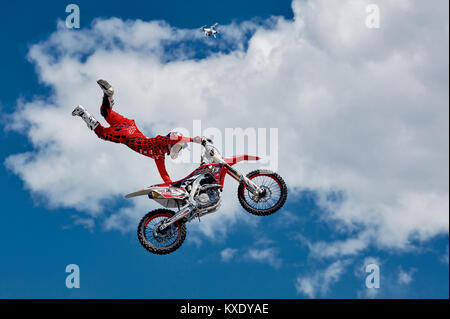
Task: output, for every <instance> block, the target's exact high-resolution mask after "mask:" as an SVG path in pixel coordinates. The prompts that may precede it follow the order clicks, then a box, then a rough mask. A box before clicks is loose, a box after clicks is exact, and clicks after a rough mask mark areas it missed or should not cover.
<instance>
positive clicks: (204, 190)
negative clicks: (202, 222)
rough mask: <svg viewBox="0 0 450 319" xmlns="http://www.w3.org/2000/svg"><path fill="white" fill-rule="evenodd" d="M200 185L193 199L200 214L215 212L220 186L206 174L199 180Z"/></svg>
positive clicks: (218, 201)
mask: <svg viewBox="0 0 450 319" xmlns="http://www.w3.org/2000/svg"><path fill="white" fill-rule="evenodd" d="M199 184H200V187H199V189H198V193H197V195H196V196H195V197H194V200H195V201H196V203H197V208H198V209H199V210H200V211H201V214H202V215H203V214H208V213H212V212H215V211H216V210H217V209H218V208H219V204H220V196H221V193H222V186H221V185H219V184H216V181H215V179H214V178H213V176H211V175H209V174H208V175H206V176H205V177H204V178H203V179H202V180H201V181H200V183H199Z"/></svg>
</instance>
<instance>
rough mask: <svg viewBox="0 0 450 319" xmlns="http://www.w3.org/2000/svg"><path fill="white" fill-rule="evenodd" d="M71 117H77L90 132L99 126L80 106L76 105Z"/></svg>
mask: <svg viewBox="0 0 450 319" xmlns="http://www.w3.org/2000/svg"><path fill="white" fill-rule="evenodd" d="M72 116H79V117H81V118H82V119H83V120H84V121H85V122H86V125H87V127H88V128H90V129H91V130H95V129H96V127H97V126H98V125H99V124H100V122H99V121H97V120H96V119H95V118H94V117H93V116H92V115H91V114H89V113H88V111H86V109H85V108H84V107H83V106H82V105H78V106H77V107H76V108H75V109H74V110H73V111H72Z"/></svg>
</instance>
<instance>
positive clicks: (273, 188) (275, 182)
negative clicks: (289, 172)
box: [238, 169, 287, 216]
mask: <svg viewBox="0 0 450 319" xmlns="http://www.w3.org/2000/svg"><path fill="white" fill-rule="evenodd" d="M247 178H248V179H250V180H251V181H252V182H254V183H255V184H256V185H258V186H259V187H260V188H262V189H263V190H264V195H263V196H258V197H256V196H254V195H253V194H252V193H251V192H250V191H249V190H248V188H247V187H246V185H245V183H244V182H241V183H240V184H239V188H238V198H239V202H240V203H241V205H242V207H243V208H244V209H245V210H246V211H248V212H249V213H251V214H253V215H258V216H267V215H271V214H273V213H275V212H276V211H278V210H279V209H280V208H281V207H283V205H284V203H285V202H286V198H287V187H286V183H285V182H284V180H283V178H281V176H280V175H278V174H277V173H274V172H272V171H268V170H263V169H259V170H256V171H253V172H250V173H249V174H247Z"/></svg>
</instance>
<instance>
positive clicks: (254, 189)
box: [224, 164, 265, 198]
mask: <svg viewBox="0 0 450 319" xmlns="http://www.w3.org/2000/svg"><path fill="white" fill-rule="evenodd" d="M224 165H225V167H226V168H227V169H228V174H229V175H230V176H231V177H233V178H234V179H235V180H236V181H238V182H239V183H240V182H244V183H245V185H247V188H248V190H249V191H250V193H252V194H253V196H255V197H256V198H259V197H260V196H263V195H264V193H265V190H264V189H262V188H261V187H259V186H258V185H256V183H254V182H253V181H252V180H251V179H250V178H248V177H247V176H245V175H243V174H241V173H239V172H238V171H237V170H235V169H234V168H233V167H232V166H231V165H229V164H224Z"/></svg>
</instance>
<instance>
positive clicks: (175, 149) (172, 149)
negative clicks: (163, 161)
mask: <svg viewBox="0 0 450 319" xmlns="http://www.w3.org/2000/svg"><path fill="white" fill-rule="evenodd" d="M166 136H167V137H168V138H170V139H171V140H177V139H178V138H179V137H180V136H183V134H181V133H178V132H170V133H169V134H167V135H166ZM167 147H168V149H169V155H170V157H171V158H172V159H176V158H177V157H178V154H179V153H180V152H181V150H183V149H185V148H186V147H188V143H186V142H181V141H180V142H178V143H176V144H169V145H168V146H167Z"/></svg>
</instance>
